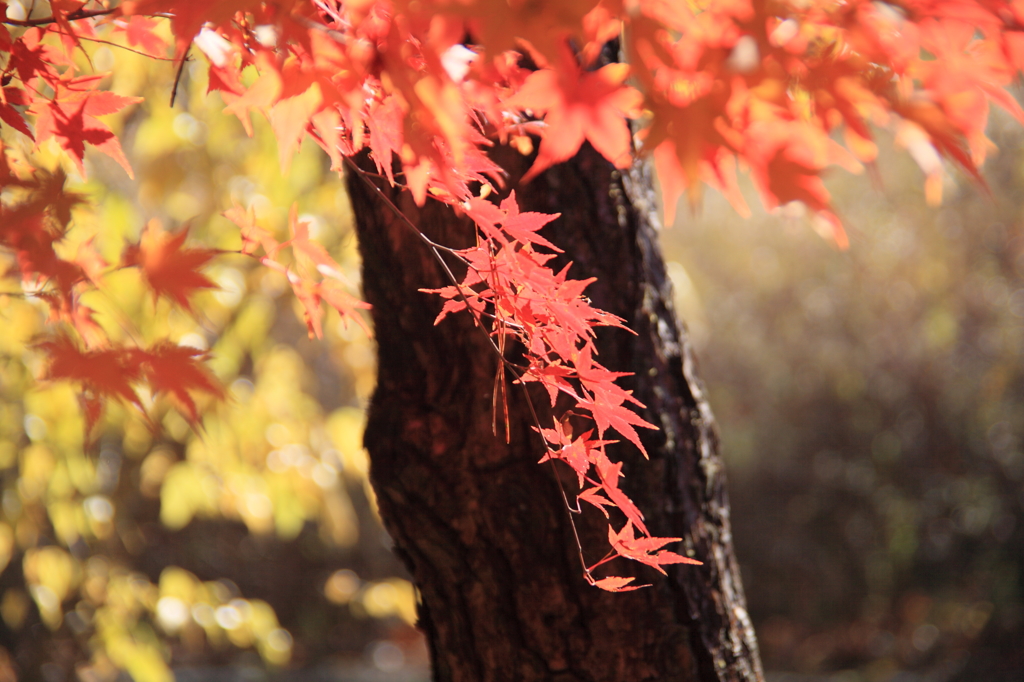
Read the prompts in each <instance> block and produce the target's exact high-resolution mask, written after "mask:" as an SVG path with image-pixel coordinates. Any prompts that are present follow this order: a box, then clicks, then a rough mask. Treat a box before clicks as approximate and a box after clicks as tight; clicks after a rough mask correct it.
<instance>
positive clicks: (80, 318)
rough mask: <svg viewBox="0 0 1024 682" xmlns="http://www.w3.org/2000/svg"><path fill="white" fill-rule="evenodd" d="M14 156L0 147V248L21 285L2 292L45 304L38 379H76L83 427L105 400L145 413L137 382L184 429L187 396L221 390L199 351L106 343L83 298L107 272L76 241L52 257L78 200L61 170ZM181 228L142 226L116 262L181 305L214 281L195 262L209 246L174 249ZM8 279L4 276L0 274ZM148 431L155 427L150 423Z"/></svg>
mask: <svg viewBox="0 0 1024 682" xmlns="http://www.w3.org/2000/svg"><path fill="white" fill-rule="evenodd" d="M15 158H16V157H15V156H14V155H12V154H9V153H8V150H6V149H4V148H2V147H0V178H2V179H3V183H2V184H3V187H4V189H5V190H6V191H7V192H8V193H9V196H10V198H9V199H7V200H5V201H4V202H3V203H2V204H0V247H2V248H3V249H5V250H7V251H9V252H11V253H13V254H14V256H15V259H16V260H15V262H16V264H17V270H18V272H17V273H16V274H17V275H18V277H19V279H20V282H21V291H20V292H17V293H14V292H11V293H7V294H6V295H8V296H10V295H21V296H27V297H32V298H35V299H38V300H40V301H42V302H44V303H45V304H46V306H47V308H48V310H49V313H50V315H49V322H50V325H51V327H52V328H53V329H55V331H54V332H53V333H52V334H51V336H49V337H47V338H44V339H41V340H39V341H38V342H37V343H36V348H37V350H39V351H41V352H43V353H45V355H46V358H47V362H46V364H47V369H46V374H45V378H47V379H53V380H66V381H71V382H74V383H76V384H78V385H79V386H80V387H81V389H82V393H81V395H80V399H81V402H82V406H83V411H84V413H85V417H86V431H87V433H90V432H91V431H92V429H93V426H95V424H96V423H97V422H98V421H99V419H100V417H101V416H102V413H103V406H104V403H105V401H106V400H108V399H116V400H121V401H124V402H126V403H129V404H132V405H135V406H137V407H138V408H139V409H140V410H142V412H143V413H144V414H145V413H146V410H145V407H144V404H143V402H142V400H141V399H140V397H139V394H138V392H137V386H140V385H145V386H148V388H149V390H150V393H151V394H152V395H153V396H154V397H157V396H159V395H167V396H169V397H170V398H171V400H172V401H173V402H174V404H175V405H176V406H177V407H178V408H179V410H180V411H181V412H182V413H183V415H184V416H185V417H186V418H187V419H188V420H189V422H190V423H192V424H193V425H198V423H199V410H198V408H197V406H196V402H195V400H194V398H193V394H195V393H197V392H199V393H207V394H209V395H211V396H213V397H215V398H222V397H223V396H224V391H223V388H222V387H221V386H220V384H219V383H218V382H217V381H216V379H215V378H214V377H213V375H212V374H211V373H210V372H209V370H207V369H206V367H205V366H204V365H203V360H204V359H205V353H203V352H202V351H200V350H198V349H195V348H189V347H185V346H177V345H175V344H172V343H169V342H167V341H160V342H158V343H156V344H154V345H152V346H150V347H149V348H141V347H138V346H127V345H123V344H117V343H115V342H113V341H112V340H111V339H110V337H109V335H108V334H107V332H106V331H105V330H104V328H103V327H102V326H101V325H100V324H98V323H97V321H96V319H95V317H94V315H95V311H94V310H93V309H92V308H90V307H89V306H87V305H85V304H84V303H83V302H82V295H83V294H84V293H86V292H87V291H94V290H97V289H99V290H100V291H102V290H103V286H104V278H105V275H106V274H108V272H109V270H111V269H112V268H111V266H110V264H108V263H107V262H106V261H104V260H103V258H102V257H101V256H100V254H99V253H98V252H97V251H96V249H95V248H93V246H92V240H87V241H85V242H82V243H80V245H79V246H78V249H77V251H76V252H75V254H74V256H73V257H71V258H64V257H62V256H61V255H59V254H60V253H61V252H63V251H65V249H63V248H62V246H63V242H64V241H65V239H66V236H67V229H68V224H69V223H70V222H71V220H72V209H73V208H74V207H75V206H76V205H77V204H79V203H82V202H83V201H85V199H84V197H82V196H80V195H78V194H75V193H73V192H68V191H65V189H64V185H65V180H66V178H65V176H64V174H63V173H62V172H59V171H58V172H55V173H49V172H46V171H43V170H39V169H32V168H30V167H28V166H27V165H25V164H24V163H19V164H12V161H13V160H14V159H15ZM185 237H186V233H185V232H184V231H182V232H180V233H179V234H177V235H170V234H168V233H166V232H164V231H163V230H162V229H161V228H160V226H159V224H158V223H156V222H155V221H154V222H151V223H150V224H149V226H148V227H147V230H146V231H145V232H144V233H143V235H142V239H141V241H140V242H139V243H138V244H132V245H130V246H129V247H128V248H127V249H126V250H125V253H124V257H123V259H122V262H121V263H120V264H119V265H118V266H117V267H134V266H137V267H138V268H139V269H140V270H141V271H142V276H143V279H144V280H145V281H146V282H147V283H148V284H149V286H150V288H151V289H152V292H153V296H154V297H159V296H166V297H168V298H171V299H172V300H174V301H176V302H178V303H179V304H181V305H182V307H184V308H185V309H188V308H189V297H190V296H191V295H192V294H193V293H194V292H195V291H197V290H200V289H205V288H212V287H214V284H213V282H211V281H210V280H209V279H207V278H206V277H205V276H204V275H202V274H201V273H200V272H199V271H198V268H199V267H201V266H202V265H203V264H205V263H206V262H207V261H209V260H210V258H212V257H213V256H214V255H216V253H217V252H216V251H212V250H209V249H201V248H185V247H184V246H183V244H184V241H185ZM7 274H8V275H10V274H12V273H7ZM154 428H155V426H154Z"/></svg>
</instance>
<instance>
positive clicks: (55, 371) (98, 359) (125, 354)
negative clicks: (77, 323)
mask: <svg viewBox="0 0 1024 682" xmlns="http://www.w3.org/2000/svg"><path fill="white" fill-rule="evenodd" d="M36 348H39V349H40V350H42V351H44V352H45V353H46V354H47V356H49V362H48V363H47V369H46V372H45V375H44V376H45V378H47V379H63V380H65V381H73V382H75V383H78V384H81V386H82V390H83V393H82V395H81V396H80V400H81V402H82V408H83V411H84V412H85V430H86V434H88V433H89V432H91V431H92V427H93V426H95V425H96V422H97V421H99V418H100V416H102V414H103V406H104V403H105V402H106V400H107V399H108V398H115V399H118V400H123V401H124V402H127V403H131V404H132V405H135V406H136V407H138V408H139V410H142V411H143V412H145V410H144V409H143V407H142V402H141V401H140V400H139V396H138V394H137V393H136V392H135V389H134V388H133V387H132V384H134V383H137V382H138V381H139V380H140V379H141V378H142V368H141V367H140V366H139V365H138V363H135V362H132V358H131V355H130V352H129V351H126V349H123V348H102V349H97V350H82V349H81V348H80V347H79V345H78V343H76V342H75V341H74V340H73V339H71V338H70V337H68V336H64V335H61V336H57V337H55V338H51V339H47V340H45V341H42V342H40V343H38V344H36Z"/></svg>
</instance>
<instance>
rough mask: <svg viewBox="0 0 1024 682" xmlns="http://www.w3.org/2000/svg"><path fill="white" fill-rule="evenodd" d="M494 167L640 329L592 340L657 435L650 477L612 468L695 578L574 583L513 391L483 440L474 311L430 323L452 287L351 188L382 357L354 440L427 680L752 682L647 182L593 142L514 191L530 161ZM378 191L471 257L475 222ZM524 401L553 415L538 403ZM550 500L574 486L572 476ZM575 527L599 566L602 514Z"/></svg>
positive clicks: (718, 486)
mask: <svg viewBox="0 0 1024 682" xmlns="http://www.w3.org/2000/svg"><path fill="white" fill-rule="evenodd" d="M495 154H496V155H497V157H500V158H497V157H496V160H497V161H498V162H499V163H501V165H502V166H503V167H504V168H506V169H507V170H509V171H510V173H511V176H512V180H513V182H510V187H514V188H515V189H516V195H517V197H518V199H519V202H520V205H521V207H522V210H524V211H525V210H533V211H544V212H549V213H561V214H562V217H561V218H560V219H559V220H557V221H555V222H554V223H553V224H552V225H551V226H549V227H548V228H546V230H547V231H546V232H545V235H546V236H547V237H548V238H549V239H551V240H552V241H553V242H554V243H555V244H558V245H559V246H560V247H561V248H563V249H565V251H566V254H565V257H566V259H567V260H571V261H573V262H574V266H573V268H572V270H571V271H570V275H571V276H573V277H575V278H577V279H582V278H585V277H590V276H596V277H598V281H597V282H596V283H595V284H593V285H591V287H590V288H589V289H588V290H587V294H588V295H589V296H590V297H591V299H592V300H593V301H594V303H595V305H597V306H598V307H600V308H603V309H605V310H608V311H610V312H612V313H615V314H616V315H619V316H620V317H622V318H625V320H626V321H627V324H628V326H629V328H630V329H632V330H634V331H635V332H636V335H635V336H634V335H631V334H629V333H627V332H624V331H621V330H603V331H602V332H601V333H600V334H599V344H598V347H599V349H600V357H601V360H602V362H603V364H604V365H605V366H607V367H608V368H609V369H612V370H618V371H630V372H633V373H634V374H635V376H634V377H633V378H632V379H631V380H630V381H627V384H630V385H629V386H628V387H629V388H632V389H634V390H635V394H636V396H637V397H638V398H639V399H640V400H641V402H643V403H644V404H645V405H646V406H647V410H646V411H645V412H643V413H641V416H643V417H644V418H645V419H647V420H648V421H650V422H652V423H654V424H656V425H658V426H659V428H660V430H659V431H657V432H646V433H644V434H642V436H643V438H644V443H645V446H646V448H647V450H648V452H649V453H650V461H644V460H643V457H642V456H641V455H640V454H639V453H638V452H636V451H635V449H631V448H625V447H619V448H618V449H617V450H615V451H614V452H613V453H610V454H611V455H612V456H613V459H622V460H625V462H626V466H625V474H626V477H625V479H624V482H623V487H624V488H625V489H626V490H627V492H628V493H629V494H630V495H631V496H632V497H633V499H634V500H635V501H636V502H637V504H638V505H639V507H640V508H641V509H642V510H643V512H644V514H645V515H646V518H647V523H648V527H649V528H650V530H651V532H652V533H654V534H655V535H659V536H671V537H682V538H684V541H683V543H682V545H681V547H678V548H675V549H676V551H681V552H686V553H689V554H690V555H691V556H694V557H696V558H698V559H700V560H701V561H703V562H704V566H700V567H694V566H674V567H670V569H669V576H668V578H664V577H662V576H660V575H659V574H657V573H656V572H655V571H654V570H653V569H648V568H647V567H643V566H639V565H635V566H631V565H629V564H630V563H632V562H626V561H624V560H618V561H617V562H614V563H613V566H615V567H617V568H618V570H617V571H616V573H617V574H620V575H622V574H631V573H630V572H632V571H635V574H636V575H637V576H638V580H637V582H638V583H652V584H653V586H652V587H648V588H646V589H642V590H639V591H636V592H630V593H623V594H610V593H607V592H603V591H601V590H599V589H596V588H594V587H590V586H589V585H588V584H587V583H586V582H585V581H584V579H583V576H582V570H581V566H580V557H579V553H578V551H577V549H576V543H575V541H574V539H573V533H572V529H571V526H570V520H569V516H570V515H569V513H568V512H567V510H566V508H565V505H564V504H563V501H562V498H561V495H560V494H559V492H558V488H557V486H558V485H560V483H559V481H558V480H557V477H556V475H555V473H553V470H552V468H550V467H549V466H548V465H543V466H541V465H538V464H537V460H538V459H539V458H540V457H541V456H542V454H543V448H542V445H541V442H540V439H539V437H538V436H537V434H536V433H535V432H534V431H533V430H532V428H531V427H532V425H533V421H532V419H531V417H530V415H529V412H528V409H527V408H526V403H525V399H524V397H523V394H522V391H521V389H520V388H518V387H513V389H512V390H511V391H510V403H511V405H510V419H511V437H510V442H509V443H508V444H506V443H505V438H504V437H503V436H501V437H495V436H494V434H493V432H492V416H493V389H494V379H495V368H496V358H495V357H494V354H493V350H492V349H491V348H490V347H489V345H488V343H487V341H486V339H485V337H484V336H483V335H482V334H481V333H480V331H479V330H476V329H474V328H473V323H472V319H471V318H470V316H469V315H467V314H462V315H457V316H455V317H454V318H448V319H447V320H445V321H444V322H443V323H441V324H440V325H439V326H436V327H435V326H434V324H433V322H434V318H435V316H436V315H437V313H438V311H439V310H440V301H439V299H438V298H437V297H435V296H433V295H429V294H423V293H418V289H421V288H437V287H441V286H445V285H447V284H449V282H448V281H447V280H446V278H445V276H444V273H443V270H442V269H441V268H440V267H439V265H438V263H437V262H436V260H435V259H434V256H433V255H432V254H431V253H430V252H429V250H428V249H427V248H425V247H424V245H423V244H422V243H421V242H420V241H419V240H418V239H417V238H416V237H415V236H414V235H413V234H412V233H411V231H410V230H409V228H408V226H407V225H403V224H402V221H400V220H399V219H397V217H396V216H395V215H394V213H393V212H392V211H391V210H389V208H388V207H387V205H386V203H385V202H383V201H382V200H381V199H380V197H378V196H375V192H374V191H372V190H371V189H369V188H368V187H367V186H366V185H365V183H363V182H361V181H360V180H359V179H358V178H356V177H354V176H350V178H349V190H350V195H351V198H352V202H353V206H354V209H355V213H356V218H357V223H358V233H359V242H360V249H361V252H362V258H363V286H364V293H365V296H366V299H367V300H368V301H369V302H370V303H372V304H373V321H374V325H375V334H376V338H377V343H378V347H379V376H378V385H377V389H376V391H375V393H374V396H373V400H372V403H371V406H370V410H369V417H368V423H367V428H366V436H365V444H366V447H367V448H368V450H369V452H370V458H371V462H372V465H371V466H372V468H371V479H372V482H373V485H374V487H375V489H376V491H377V496H378V500H379V504H380V510H381V515H382V517H383V519H384V523H385V525H386V526H387V528H388V530H389V531H390V533H391V535H392V536H393V538H394V541H395V545H396V550H397V552H398V553H399V555H400V556H401V558H402V559H403V561H404V562H405V563H406V564H407V566H408V568H409V571H410V572H411V573H412V575H413V577H414V579H415V582H416V585H417V586H418V588H419V590H420V592H421V595H422V604H421V607H420V625H421V627H422V629H423V631H424V632H425V633H426V636H427V640H428V642H429V647H430V652H431V658H432V663H433V668H434V676H435V679H436V680H439V681H445V682H447V681H449V680H450V681H452V682H485V681H490V680H494V681H497V680H516V681H522V682H528V681H533V680H545V681H555V680H558V681H563V680H564V681H566V682H568V681H569V680H588V681H590V680H593V681H598V680H607V681H613V680H614V681H621V682H640V681H642V680H702V681H703V680H761V679H762V677H763V676H762V672H761V665H760V661H759V658H758V653H757V644H756V640H755V637H754V632H753V630H752V628H751V625H750V620H749V618H748V617H747V612H746V609H745V601H744V596H743V589H742V586H741V582H740V575H739V568H738V565H737V562H736V559H735V556H734V554H733V547H732V537H731V533H730V524H729V504H728V498H727V496H726V491H725V487H724V479H723V470H722V462H721V459H720V457H719V454H718V439H717V436H716V431H715V425H714V421H713V417H712V414H711V411H710V408H709V407H708V404H707V401H706V399H705V396H704V392H703V389H702V386H701V383H700V381H699V380H698V378H697V377H696V374H695V364H694V359H693V355H692V352H691V349H690V346H689V344H688V341H687V338H686V334H685V331H684V329H683V327H682V326H681V325H680V323H679V321H678V320H677V317H676V314H675V312H674V310H673V305H672V293H671V285H670V282H669V280H668V277H667V276H666V274H665V267H664V262H663V260H662V256H661V253H660V249H659V247H658V244H657V239H656V233H655V224H656V221H657V217H656V211H655V202H654V194H653V191H652V185H651V178H650V174H649V170H648V169H647V168H646V167H645V166H643V165H640V164H638V165H636V166H635V167H634V168H632V169H630V170H629V171H623V172H619V171H616V170H615V169H614V168H613V167H611V166H610V165H609V164H608V163H607V162H606V161H605V160H604V159H602V158H601V157H600V155H598V154H597V153H595V152H594V151H593V150H592V149H591V148H589V146H584V148H583V149H582V150H581V151H580V153H579V154H578V155H577V156H576V158H574V159H573V160H572V161H570V162H569V163H565V164H562V165H559V166H556V167H555V168H553V169H551V170H550V171H548V172H547V173H545V174H544V175H542V176H540V177H538V178H536V179H535V180H533V181H532V182H531V183H529V184H527V185H525V186H517V182H515V180H517V179H518V178H519V177H520V176H521V175H522V173H523V172H524V171H525V169H526V167H527V164H528V159H523V158H522V157H519V156H518V155H517V154H515V153H514V152H510V151H509V150H507V149H499V150H497V151H496V152H495ZM361 164H362V166H363V167H364V168H370V167H372V164H369V163H368V160H367V159H366V158H363V159H362V160H361ZM379 184H381V186H382V187H383V186H384V183H379ZM384 191H385V193H386V194H387V195H388V196H389V197H390V198H391V199H392V200H393V201H394V203H395V204H396V205H397V206H398V207H400V209H401V210H402V211H403V212H404V213H405V215H406V216H408V218H409V219H410V220H411V221H412V222H413V223H415V224H416V225H417V226H418V227H419V228H420V229H421V230H422V231H423V232H424V233H425V234H427V235H428V236H429V237H430V238H431V239H433V240H435V241H437V242H440V243H442V244H445V245H448V246H454V247H461V246H467V245H469V244H470V243H471V240H472V239H473V231H472V226H471V225H470V224H469V223H468V222H467V221H466V220H464V219H459V218H456V217H455V215H454V213H453V212H452V211H451V209H449V208H447V207H444V206H442V205H440V204H439V203H437V202H429V201H428V202H427V204H426V206H424V207H422V208H417V207H416V206H415V205H414V204H413V203H412V201H411V200H410V199H409V196H408V193H400V192H398V191H395V190H392V189H390V188H384ZM506 191H507V190H506ZM535 403H536V404H538V405H539V406H540V407H541V408H544V407H545V406H546V405H547V404H548V403H547V399H546V398H545V397H544V396H543V395H539V394H538V395H536V399H535ZM542 419H544V420H545V426H549V425H550V417H547V416H542ZM499 433H500V431H499ZM559 466H561V465H559ZM561 484H562V485H564V486H565V487H566V489H567V490H568V491H570V493H571V491H573V490H574V489H575V480H574V479H572V480H570V478H569V477H566V478H565V479H564V480H563V482H562V483H561ZM591 512H593V513H591ZM575 518H576V520H577V526H578V527H579V529H580V533H581V536H582V542H583V548H584V553H585V554H586V555H587V561H588V562H590V563H593V562H594V561H596V560H597V559H599V558H600V557H601V556H602V555H603V554H604V552H605V550H606V548H607V539H606V536H605V533H606V531H605V527H604V525H603V523H602V522H601V519H600V518H599V514H598V512H596V511H595V510H584V512H583V514H582V515H576V516H575ZM615 521H616V527H618V526H621V524H622V519H616V520H615Z"/></svg>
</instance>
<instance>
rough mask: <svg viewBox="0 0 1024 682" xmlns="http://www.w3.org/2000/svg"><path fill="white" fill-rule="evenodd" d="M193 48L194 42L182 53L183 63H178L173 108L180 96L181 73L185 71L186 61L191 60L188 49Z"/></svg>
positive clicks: (172, 88) (172, 98) (172, 91)
mask: <svg viewBox="0 0 1024 682" xmlns="http://www.w3.org/2000/svg"><path fill="white" fill-rule="evenodd" d="M191 49H192V44H191V43H189V46H188V47H186V48H185V52H184V53H182V55H181V63H180V64H178V72H177V73H176V74H174V85H172V86H171V108H172V109H173V108H174V100H175V99H177V98H178V83H180V82H181V74H182V73H183V72H184V71H185V62H187V61H189V58H188V51H189V50H191Z"/></svg>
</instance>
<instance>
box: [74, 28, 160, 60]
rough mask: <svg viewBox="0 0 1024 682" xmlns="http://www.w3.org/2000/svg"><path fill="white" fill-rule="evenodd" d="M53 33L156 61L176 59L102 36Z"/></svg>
mask: <svg viewBox="0 0 1024 682" xmlns="http://www.w3.org/2000/svg"><path fill="white" fill-rule="evenodd" d="M54 33H56V34H57V35H61V36H69V37H71V38H74V39H75V40H88V41H89V42H90V43H101V44H103V45H110V46H111V47H118V48H121V49H122V50H127V51H128V52H132V53H134V54H137V55H140V56H142V57H148V58H149V59H156V60H157V61H161V62H173V61H176V60H175V59H174V58H173V57H157V56H156V55H153V54H149V53H148V52H143V51H142V50H136V49H134V48H131V47H128V46H127V45H121V44H120V43H115V42H113V41H111V40H103V39H102V38H87V37H85V36H80V35H77V34H74V33H64V32H62V31H54Z"/></svg>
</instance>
